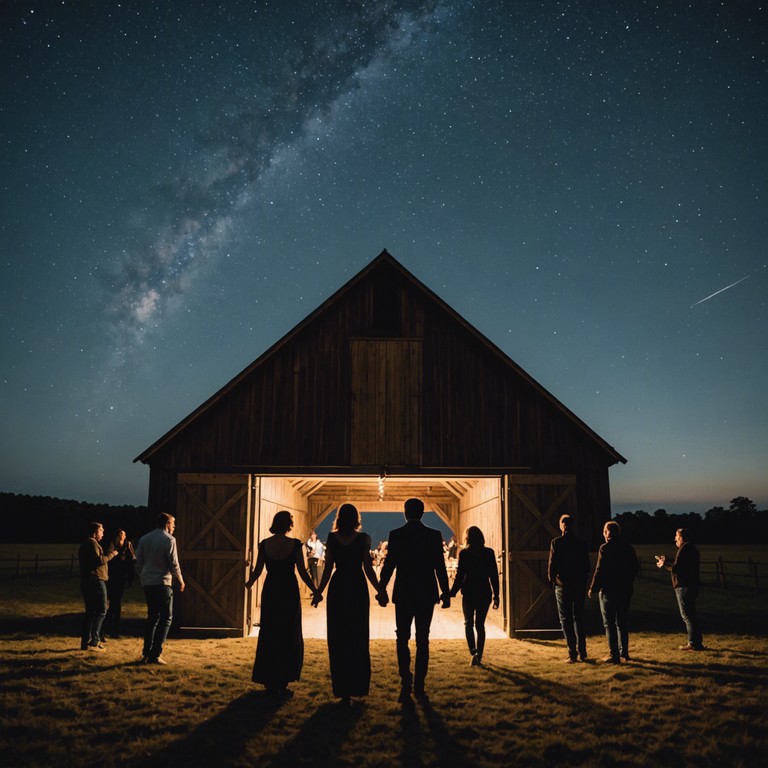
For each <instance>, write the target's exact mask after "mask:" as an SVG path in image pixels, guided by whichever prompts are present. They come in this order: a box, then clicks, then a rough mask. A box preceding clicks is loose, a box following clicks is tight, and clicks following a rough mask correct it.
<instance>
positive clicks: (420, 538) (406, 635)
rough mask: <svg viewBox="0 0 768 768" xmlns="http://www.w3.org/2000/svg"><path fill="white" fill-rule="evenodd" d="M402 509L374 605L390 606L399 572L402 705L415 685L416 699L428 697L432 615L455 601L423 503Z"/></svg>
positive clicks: (397, 598)
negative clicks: (402, 518) (413, 648)
mask: <svg viewBox="0 0 768 768" xmlns="http://www.w3.org/2000/svg"><path fill="white" fill-rule="evenodd" d="M403 506H404V512H405V525H404V526H402V527H401V528H396V529H395V530H393V531H391V532H390V534H389V539H388V542H389V543H388V545H387V557H386V560H384V565H382V567H381V576H380V578H379V592H378V594H377V596H376V599H377V601H378V603H379V605H381V606H382V607H384V606H386V604H387V602H388V599H389V598H388V596H387V592H386V589H387V584H389V580H390V579H391V578H392V575H393V573H394V571H395V570H397V576H396V577H395V586H394V587H393V590H392V602H393V603H394V604H395V625H396V629H395V634H396V636H397V643H396V648H397V667H398V671H399V673H400V696H399V701H400V702H401V703H406V702H407V701H409V700H410V697H411V685H413V693H414V694H415V695H416V696H417V697H419V698H422V697H424V696H426V691H425V687H424V682H425V679H426V677H427V668H428V666H429V628H430V625H431V624H432V614H433V613H434V610H435V604H436V603H437V602H438V601H440V602H441V603H442V606H443V608H449V607H450V605H451V597H450V594H449V586H448V573H447V572H446V569H445V558H444V557H443V538H442V536H441V535H440V531H437V530H435V529H434V528H429V527H427V526H426V525H424V523H422V522H421V518H422V516H423V515H424V502H423V501H422V500H421V499H408V500H407V501H406V502H405V504H404V505H403ZM438 584H439V587H440V591H439V592H438ZM414 624H415V627H416V661H415V664H414V666H415V672H414V673H411V668H410V667H411V652H410V649H409V648H408V641H409V640H410V638H411V626H412V625H414Z"/></svg>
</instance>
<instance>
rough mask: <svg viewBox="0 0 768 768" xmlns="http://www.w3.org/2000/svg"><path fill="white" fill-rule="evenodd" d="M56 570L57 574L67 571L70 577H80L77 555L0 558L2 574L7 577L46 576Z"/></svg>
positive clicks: (36, 555) (20, 555)
mask: <svg viewBox="0 0 768 768" xmlns="http://www.w3.org/2000/svg"><path fill="white" fill-rule="evenodd" d="M54 570H55V571H56V572H57V573H61V572H62V571H67V572H68V574H69V575H70V576H79V574H80V571H79V564H78V562H77V555H70V556H69V557H41V556H40V555H38V554H35V555H22V554H18V555H16V557H3V558H0V574H2V575H6V576H11V577H19V576H44V575H47V574H50V573H51V572H52V571H54Z"/></svg>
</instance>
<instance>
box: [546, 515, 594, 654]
mask: <svg viewBox="0 0 768 768" xmlns="http://www.w3.org/2000/svg"><path fill="white" fill-rule="evenodd" d="M560 531H561V533H562V536H558V537H557V538H556V539H552V543H551V544H550V546H549V562H548V565H547V578H548V579H549V583H550V584H551V585H552V586H553V587H554V588H555V600H556V601H557V615H558V616H559V618H560V626H561V627H562V629H563V636H564V637H565V642H566V644H567V645H568V658H567V659H566V661H568V662H569V663H573V662H575V661H576V659H577V658H580V659H581V660H582V661H586V660H587V635H586V632H585V630H584V598H585V597H586V596H587V581H588V579H589V549H588V547H587V545H586V543H585V542H584V541H582V540H581V539H580V538H578V537H577V536H576V534H574V532H573V518H572V517H571V516H570V515H563V516H562V517H561V518H560Z"/></svg>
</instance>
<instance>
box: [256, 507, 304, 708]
mask: <svg viewBox="0 0 768 768" xmlns="http://www.w3.org/2000/svg"><path fill="white" fill-rule="evenodd" d="M292 528H293V515H291V513H290V512H288V511H286V510H282V511H280V512H278V513H277V514H276V515H275V516H274V518H273V519H272V525H271V526H270V529H269V532H270V533H271V534H272V536H269V537H267V538H266V539H263V540H262V541H261V542H260V543H259V553H258V556H257V558H256V567H255V568H254V569H253V571H252V572H251V575H250V577H249V579H248V581H247V582H246V583H245V586H246V587H247V588H248V589H250V588H251V587H252V586H253V585H254V583H255V582H256V579H258V578H259V576H260V575H261V572H262V571H263V570H264V568H265V567H266V569H267V578H266V579H265V581H264V588H263V589H262V591H261V617H260V619H259V640H258V643H257V645H256V659H255V661H254V663H253V674H252V676H251V679H252V680H253V682H254V683H262V684H263V685H264V686H265V687H266V689H267V691H268V692H269V693H271V694H273V695H275V696H282V695H286V694H287V693H288V683H290V682H293V681H295V680H298V679H299V676H300V675H301V667H302V664H303V663H304V636H303V635H302V632H301V602H300V600H299V585H298V583H297V581H296V571H298V573H299V576H300V577H301V580H302V581H303V582H304V583H305V584H306V585H307V586H308V587H309V588H310V589H311V590H312V593H313V595H314V593H315V585H314V584H313V582H312V579H311V577H310V575H309V573H307V569H306V567H305V566H304V555H303V552H302V543H301V542H300V541H299V540H298V539H295V538H292V537H290V536H288V532H289V531H290V530H291V529H292Z"/></svg>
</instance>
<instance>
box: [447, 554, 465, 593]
mask: <svg viewBox="0 0 768 768" xmlns="http://www.w3.org/2000/svg"><path fill="white" fill-rule="evenodd" d="M465 552H466V550H465V549H462V550H461V552H459V565H458V567H457V568H456V576H454V578H453V586H452V587H451V591H450V593H449V594H450V596H451V597H456V595H458V594H459V590H460V589H461V586H462V584H463V583H464V579H465V578H466V577H467V558H466V555H465V554H464V553H465Z"/></svg>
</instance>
